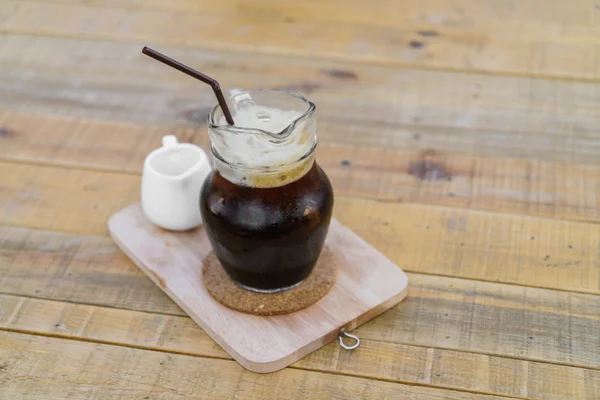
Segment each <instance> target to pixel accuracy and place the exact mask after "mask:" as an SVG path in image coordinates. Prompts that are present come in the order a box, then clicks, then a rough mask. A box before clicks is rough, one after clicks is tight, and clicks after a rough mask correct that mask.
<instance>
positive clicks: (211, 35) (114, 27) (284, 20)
mask: <svg viewBox="0 0 600 400" xmlns="http://www.w3.org/2000/svg"><path fill="white" fill-rule="evenodd" d="M202 3H203V4H202V5H195V6H193V7H190V6H187V7H186V5H183V7H182V6H181V5H175V6H172V5H169V3H168V2H167V1H166V0H164V1H157V2H154V4H151V5H150V6H148V5H146V4H145V3H143V5H140V4H141V3H139V2H134V1H127V2H122V3H114V2H113V5H109V6H102V7H97V5H98V3H97V2H96V3H92V4H90V3H89V2H84V1H78V2H69V3H56V2H37V1H36V2H12V1H6V2H5V5H4V7H3V13H2V16H3V17H4V18H3V19H2V20H0V21H2V23H1V24H0V29H2V30H3V31H5V32H10V33H21V34H31V35H46V36H48V35H53V36H66V37H77V38H89V39H110V40H117V41H133V42H140V41H143V42H152V43H157V44H158V43H160V44H171V45H185V46H188V47H204V48H207V47H208V48H220V49H227V50H237V51H244V52H252V53H256V52H262V53H271V54H280V55H287V56H290V55H294V56H301V57H311V58H327V59H337V60H342V61H361V62H365V63H376V64H388V65H413V66H421V67H429V68H446V69H453V70H467V71H473V70H476V71H490V72H496V73H498V72H499V73H516V74H524V75H533V76H538V75H551V76H560V77H570V78H571V77H575V78H586V79H597V78H598V77H599V72H598V71H600V65H599V64H598V59H597V57H595V54H596V52H597V51H598V44H599V43H598V39H597V38H598V36H597V35H598V32H599V30H598V26H597V24H596V23H595V21H596V20H595V19H594V18H590V17H589V16H590V15H594V14H595V13H597V12H598V11H597V9H596V8H595V6H594V5H593V3H591V2H588V1H583V0H578V1H574V2H570V3H569V5H568V6H567V5H566V4H564V3H563V2H560V1H558V0H553V1H551V2H550V3H549V4H548V2H542V1H540V0H536V1H525V2H518V3H514V2H510V1H508V0H503V1H493V0H487V1H476V0H471V1H460V2H459V3H458V4H456V2H444V1H443V0H436V1H431V2H418V1H414V0H413V1H403V2H401V3H398V2H393V1H386V2H384V3H381V4H378V7H365V6H364V3H361V2H357V1H353V2H349V3H346V2H344V4H343V6H340V4H339V3H337V2H335V1H326V2H317V1H310V2H306V3H303V4H296V5H295V6H294V7H290V6H289V5H287V4H278V3H277V2H272V1H268V0H264V1H261V2H256V3H254V2H253V3H249V2H247V1H236V2H231V3H230V2H219V1H216V0H211V1H204V2H202ZM522 3H524V4H522ZM187 4H190V2H188V3H187ZM148 8H150V10H149V9H148ZM182 8H183V10H182ZM190 8H192V9H195V10H189V9H190ZM540 10H544V11H540ZM550 10H551V11H550ZM55 21H60V24H57V23H56V22H55ZM224 23H226V24H228V26H229V27H230V28H229V29H224V28H223V24H224ZM158 26H160V27H161V28H160V29H157V28H156V27H158ZM423 32H426V33H425V34H423ZM430 32H433V34H431V33H430ZM298 38H301V40H298Z"/></svg>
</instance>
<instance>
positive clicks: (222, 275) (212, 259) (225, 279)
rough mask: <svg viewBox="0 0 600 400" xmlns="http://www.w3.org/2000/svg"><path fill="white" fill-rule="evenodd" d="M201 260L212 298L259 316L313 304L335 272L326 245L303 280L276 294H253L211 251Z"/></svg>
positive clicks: (332, 259)
mask: <svg viewBox="0 0 600 400" xmlns="http://www.w3.org/2000/svg"><path fill="white" fill-rule="evenodd" d="M203 263H204V268H203V270H202V279H203V281H204V286H205V287H206V289H207V290H208V293H210V294H211V296H212V297H214V298H215V300H217V301H218V302H219V303H221V304H223V305H224V306H226V307H228V308H231V309H232V310H236V311H241V312H244V313H248V314H254V315H261V316H268V315H279V314H288V313H291V312H294V311H298V310H302V309H303V308H306V307H308V306H310V305H312V304H314V303H316V302H317V301H319V299H321V297H323V296H325V295H326V294H327V292H329V290H330V289H331V287H332V286H333V283H334V282H335V278H336V275H337V274H336V272H337V266H336V262H335V257H334V255H333V253H332V252H331V251H330V250H329V249H328V248H327V247H326V248H324V249H323V251H322V252H321V256H320V257H319V261H317V265H315V268H314V269H313V271H312V272H311V274H310V275H309V276H308V278H306V279H305V280H304V282H302V283H301V284H300V285H298V286H296V287H295V288H292V289H290V290H286V291H284V292H279V293H256V292H251V291H249V290H246V289H244V288H241V287H240V286H238V285H236V284H235V283H234V282H233V281H232V280H231V278H229V276H228V275H227V273H226V272H225V270H224V269H223V267H222V266H221V263H220V262H219V260H217V257H216V256H215V253H214V252H211V253H210V254H209V255H208V256H207V257H206V258H205V259H204V261H203Z"/></svg>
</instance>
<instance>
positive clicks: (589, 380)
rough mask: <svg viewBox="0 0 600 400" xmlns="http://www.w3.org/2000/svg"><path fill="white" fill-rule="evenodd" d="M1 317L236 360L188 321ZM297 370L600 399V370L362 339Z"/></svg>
mask: <svg viewBox="0 0 600 400" xmlns="http://www.w3.org/2000/svg"><path fill="white" fill-rule="evenodd" d="M0 315H3V316H4V317H1V316H0V328H2V329H9V330H17V331H24V332H30V333H34V334H42V335H52V336H58V337H62V338H69V339H83V340H87V341H96V342H99V343H108V344H110V343H115V344H119V345H125V346H133V347H139V348H146V349H150V350H157V351H164V352H170V353H180V354H188V355H194V356H205V357H214V358H222V359H230V357H229V355H228V354H227V353H225V352H224V351H223V350H222V349H221V348H219V347H218V346H217V345H216V344H215V342H214V341H212V340H211V339H210V337H209V336H208V335H207V334H206V333H205V332H204V331H203V330H202V329H200V328H199V327H198V326H197V325H196V324H195V323H194V322H193V321H192V320H191V319H189V318H187V317H177V316H169V315H163V314H149V313H143V312H136V311H125V310H116V309H111V308H103V307H94V306H86V305H80V304H69V303H62V302H56V301H48V300H39V299H31V298H24V297H17V296H8V295H0ZM293 367H296V368H302V369H310V370H314V371H320V372H333V373H338V374H339V373H341V374H346V375H353V376H361V377H368V378H372V379H378V380H386V381H393V382H400V383H409V384H419V385H425V386H429V385H432V386H436V387H441V388H446V389H455V390H466V391H476V392H480V393H485V394H494V395H506V396H511V397H512V396H514V397H519V398H527V399H544V400H552V399H557V400H559V399H560V400H563V399H565V398H568V397H570V398H578V399H583V398H589V399H595V398H596V397H594V394H599V393H600V370H589V369H582V368H573V367H565V366H559V365H551V364H544V363H538V362H530V361H522V360H516V359H510V358H502V357H494V356H487V355H479V354H472V353H464V352H456V351H448V350H443V349H435V348H427V347H417V346H410V345H403V344H395V343H389V342H378V341H372V340H364V338H363V340H362V341H361V345H360V347H359V348H358V350H356V351H354V352H351V353H350V352H347V351H343V350H341V349H340V347H339V345H338V344H337V342H334V343H331V344H329V345H327V346H325V347H323V348H321V349H320V350H318V351H316V352H314V353H312V354H311V355H309V356H308V357H306V358H304V359H302V360H300V361H298V362H296V363H295V364H294V365H293ZM473 371H477V372H476V373H473Z"/></svg>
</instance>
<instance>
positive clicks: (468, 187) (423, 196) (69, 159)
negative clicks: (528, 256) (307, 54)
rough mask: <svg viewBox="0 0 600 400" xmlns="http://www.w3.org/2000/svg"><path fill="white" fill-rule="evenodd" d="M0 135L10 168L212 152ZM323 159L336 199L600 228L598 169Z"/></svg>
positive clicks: (113, 129)
mask: <svg viewBox="0 0 600 400" xmlns="http://www.w3.org/2000/svg"><path fill="white" fill-rule="evenodd" d="M0 128H1V129H4V131H5V132H8V133H7V134H5V135H0V159H4V160H6V161H12V160H17V161H25V162H29V163H32V162H33V163H44V164H45V163H48V164H52V165H61V166H70V167H80V168H86V169H99V170H108V171H119V172H128V173H134V174H139V173H140V172H141V167H142V165H143V160H144V157H145V156H146V155H147V154H148V153H150V152H151V151H152V150H154V149H155V148H156V147H159V146H160V144H161V137H162V136H163V135H167V134H174V135H177V136H178V137H179V138H180V140H181V141H191V142H194V143H196V144H198V145H200V146H202V147H204V149H205V150H206V151H207V152H209V151H210V146H209V143H208V138H207V135H206V131H205V128H203V127H197V128H186V127H177V126H171V127H169V126H148V125H145V124H139V123H116V122H107V121H104V120H97V119H87V118H76V117H67V116H63V117H59V116H46V115H37V114H30V113H9V112H5V113H2V112H0ZM317 152H318V155H317V159H318V161H319V164H320V165H321V166H322V167H323V168H324V169H325V170H326V171H327V174H328V176H329V178H330V179H331V181H332V183H333V186H334V189H335V192H336V195H338V196H339V195H342V196H351V197H360V198H367V199H373V200H385V201H394V202H408V203H421V204H434V205H443V206H450V207H461V208H469V209H478V210H492V211H502V212H509V213H517V214H527V215H539V216H546V217H553V218H560V219H570V220H584V221H596V222H597V221H600V203H599V200H598V199H600V191H599V190H600V181H599V180H600V166H595V165H579V164H567V163H556V162H545V161H538V160H521V159H513V158H502V157H484V156H479V155H470V154H460V153H453V152H450V153H449V152H440V151H427V150H425V151H420V150H413V151H406V150H394V149H381V148H369V147H367V148H364V147H358V146H350V145H340V144H336V143H332V142H330V141H322V142H321V143H320V144H319V147H318V149H317ZM598 159H599V160H600V157H599V158H598Z"/></svg>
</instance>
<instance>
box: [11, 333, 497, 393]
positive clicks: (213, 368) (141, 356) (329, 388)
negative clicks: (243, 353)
mask: <svg viewBox="0 0 600 400" xmlns="http://www.w3.org/2000/svg"><path fill="white" fill-rule="evenodd" d="M0 358H1V359H3V360H4V361H3V363H2V371H0V396H3V397H5V398H10V399H11V400H12V399H14V400H21V399H36V400H37V399H49V398H51V399H56V400H62V399H72V398H82V397H84V396H85V397H86V398H94V399H98V400H113V399H116V398H120V399H145V398H147V399H149V400H151V399H165V398H168V399H189V398H197V397H198V396H201V397H202V398H210V399H239V398H244V399H273V400H275V399H282V400H284V399H285V400H287V399H293V398H311V399H315V400H321V399H322V400H326V399H332V398H340V399H357V398H361V399H365V400H369V399H377V400H385V399H398V398H410V399H414V400H432V399H434V400H442V399H444V400H450V399H452V400H475V399H481V400H484V399H485V400H493V399H503V398H504V397H496V396H486V395H482V394H472V393H462V392H457V391H449V390H442V389H434V388H426V387H419V386H412V385H402V384H397V383H391V382H383V381H376V380H368V379H361V378H355V377H349V376H341V375H332V374H323V373H318V372H312V371H302V370H297V369H285V370H283V371H280V372H277V373H274V374H269V375H259V374H253V373H251V372H248V371H245V370H244V369H243V368H242V367H241V366H239V365H237V364H235V363H234V362H233V361H227V360H216V359H207V358H198V357H189V356H184V355H178V354H166V353H162V352H156V351H147V350H140V349H132V348H127V347H119V346H111V345H105V344H97V343H88V342H81V341H72V340H63V339H57V338H51V337H40V336H33V335H24V334H20V333H12V332H0Z"/></svg>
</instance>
